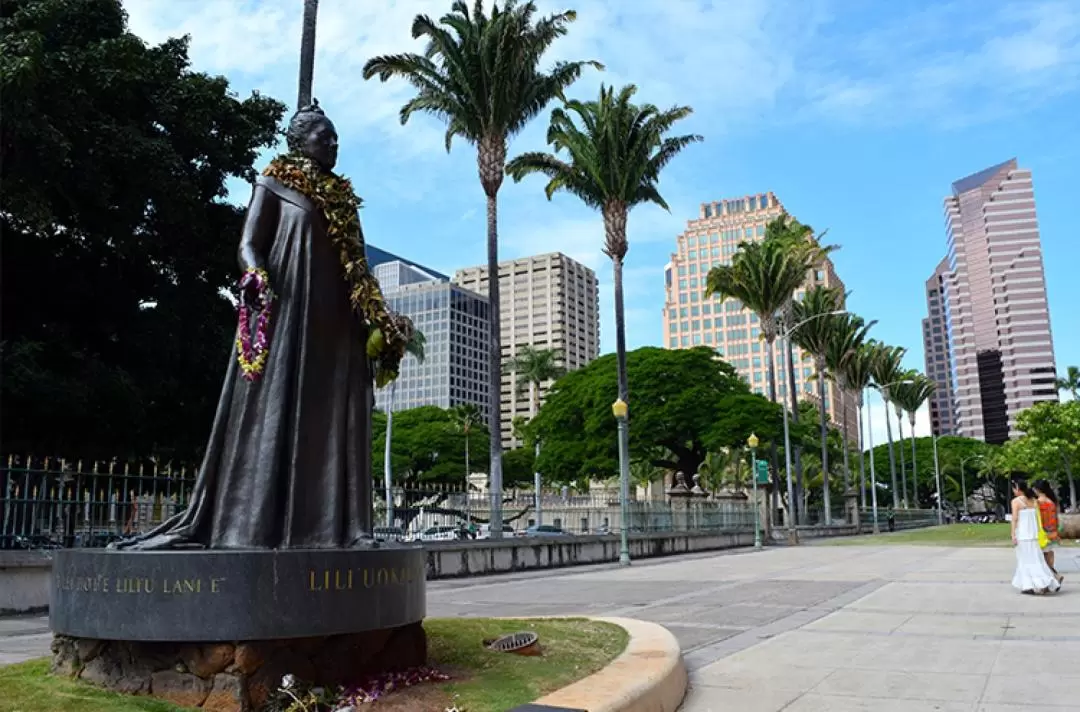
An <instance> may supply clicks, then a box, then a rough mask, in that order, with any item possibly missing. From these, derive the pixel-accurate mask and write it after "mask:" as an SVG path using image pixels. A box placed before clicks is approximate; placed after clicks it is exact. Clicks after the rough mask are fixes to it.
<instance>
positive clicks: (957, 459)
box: [867, 435, 1000, 509]
mask: <svg viewBox="0 0 1080 712" xmlns="http://www.w3.org/2000/svg"><path fill="white" fill-rule="evenodd" d="M999 449H1000V448H997V447H996V446H993V445H987V444H986V443H984V442H983V441H981V440H976V439H974V438H962V437H956V436H952V435H943V436H941V437H939V438H938V466H939V468H940V470H941V479H942V489H943V490H944V492H943V494H944V497H945V502H947V503H953V504H954V506H957V508H960V509H963V496H962V493H961V492H962V488H961V480H962V479H963V484H964V485H965V486H966V489H967V492H968V494H969V495H970V494H971V493H972V492H974V491H976V490H977V489H979V488H980V487H982V486H983V485H984V484H986V483H987V482H988V481H990V478H989V477H988V473H987V472H984V471H982V470H980V468H979V467H978V463H979V462H981V461H982V459H985V458H991V457H993V456H994V455H995V453H996V452H997V451H998V450H999ZM915 451H916V453H917V457H916V458H915V459H916V463H919V464H918V465H917V467H916V469H915V477H916V478H917V479H918V482H919V486H918V487H917V488H916V489H917V491H918V492H919V493H920V496H921V499H919V500H918V501H917V502H915V503H914V505H915V506H917V507H923V508H932V507H935V506H936V501H935V499H934V497H933V494H934V493H935V492H936V491H937V484H936V482H935V474H934V439H933V438H932V437H921V438H915ZM867 457H873V458H874V464H875V466H876V469H877V470H880V471H884V470H885V469H886V468H887V466H888V464H889V450H888V444H886V443H882V444H881V445H878V446H876V447H874V450H873V452H872V453H867ZM962 462H963V463H964V467H963V471H962V472H961V463H962ZM990 484H991V485H994V483H993V482H990ZM995 486H997V485H995Z"/></svg>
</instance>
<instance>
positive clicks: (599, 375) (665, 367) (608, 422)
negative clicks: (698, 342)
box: [529, 347, 782, 482]
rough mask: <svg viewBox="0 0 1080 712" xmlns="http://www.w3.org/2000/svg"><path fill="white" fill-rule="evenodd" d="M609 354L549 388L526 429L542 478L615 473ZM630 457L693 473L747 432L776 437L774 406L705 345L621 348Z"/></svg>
mask: <svg viewBox="0 0 1080 712" xmlns="http://www.w3.org/2000/svg"><path fill="white" fill-rule="evenodd" d="M615 361H616V359H615V355H614V354H608V355H606V356H601V357H600V358H599V359H597V360H595V361H593V362H592V363H590V364H589V365H588V366H586V367H585V368H582V369H580V370H577V371H572V372H571V373H569V374H567V375H566V376H563V377H562V378H560V379H559V380H558V381H556V382H555V384H554V385H553V386H552V387H551V390H550V391H549V392H548V395H547V398H546V400H545V402H544V406H543V407H542V408H541V409H540V414H539V415H538V416H537V417H536V419H535V420H534V421H533V423H532V424H530V426H529V427H530V428H534V429H535V432H536V434H537V435H538V436H539V438H540V443H541V453H540V457H539V459H538V460H537V468H538V469H539V470H540V472H542V473H543V474H544V478H545V480H547V481H559V482H572V481H577V480H579V479H583V478H593V479H608V478H610V477H613V476H615V475H616V474H617V473H618V446H617V441H616V432H617V431H616V422H615V418H614V417H613V415H612V412H611V405H612V403H613V402H614V401H615V399H616V397H617V395H618V386H617V375H616V369H615ZM627 375H628V376H629V382H630V396H631V398H630V401H629V402H630V403H631V404H632V409H631V411H630V414H629V423H630V455H631V458H632V459H634V460H648V461H650V462H652V464H653V465H655V466H657V467H662V468H664V469H668V470H680V471H682V472H685V473H686V474H687V475H690V474H693V473H694V472H696V471H697V469H698V466H699V465H700V464H701V462H702V461H703V460H704V459H705V457H706V455H707V454H708V453H709V452H711V451H715V450H718V449H720V448H722V447H728V446H741V445H744V444H745V441H746V438H747V437H748V436H749V435H750V433H751V432H755V433H756V434H757V436H758V437H759V438H760V439H761V440H762V441H768V440H771V439H775V438H777V437H778V436H779V434H780V432H781V429H782V425H781V411H780V408H779V406H776V405H774V404H772V403H769V402H768V401H767V400H766V399H765V398H763V397H761V396H757V395H754V394H752V393H751V392H750V388H749V386H748V385H747V384H746V383H745V382H744V381H742V380H741V379H740V378H739V376H738V375H737V374H736V372H735V369H733V368H732V367H731V366H730V365H729V364H728V363H726V362H724V361H722V360H720V359H719V358H718V357H717V356H716V353H715V352H714V351H712V350H711V349H708V348H694V349H679V350H669V349H660V348H654V347H643V348H640V349H637V350H635V351H631V352H629V353H628V354H627Z"/></svg>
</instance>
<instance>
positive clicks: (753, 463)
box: [746, 433, 761, 549]
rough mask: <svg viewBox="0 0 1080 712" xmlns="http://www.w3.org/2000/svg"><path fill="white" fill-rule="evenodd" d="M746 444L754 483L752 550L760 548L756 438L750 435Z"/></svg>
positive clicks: (759, 504) (759, 505)
mask: <svg viewBox="0 0 1080 712" xmlns="http://www.w3.org/2000/svg"><path fill="white" fill-rule="evenodd" d="M746 444H747V445H749V446H750V474H751V475H752V479H753V481H754V548H755V549H760V548H761V503H760V502H758V492H757V446H758V437H757V435H754V434H753V433H750V437H748V438H747V439H746Z"/></svg>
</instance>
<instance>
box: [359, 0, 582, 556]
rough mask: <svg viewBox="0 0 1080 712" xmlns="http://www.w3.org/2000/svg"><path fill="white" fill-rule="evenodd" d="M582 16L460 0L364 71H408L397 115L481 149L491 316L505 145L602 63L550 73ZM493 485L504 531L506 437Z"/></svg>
mask: <svg viewBox="0 0 1080 712" xmlns="http://www.w3.org/2000/svg"><path fill="white" fill-rule="evenodd" d="M576 17H577V14H576V13H574V12H573V11H568V12H562V13H559V14H555V15H549V16H547V17H541V18H539V19H537V18H536V5H535V4H534V3H533V2H532V1H531V0H530V1H529V2H525V3H518V2H517V1H516V0H505V2H504V3H503V4H502V6H500V5H499V3H498V2H496V3H495V5H494V7H493V9H492V12H491V15H490V16H489V15H487V14H485V13H484V6H483V3H482V2H477V3H476V4H475V6H474V7H473V8H472V10H470V9H469V5H468V4H467V3H466V2H464V0H455V2H454V3H453V5H452V6H451V8H450V12H448V13H447V14H445V15H443V16H442V18H440V19H439V21H438V22H435V21H434V20H433V19H432V18H430V17H429V16H427V15H417V16H416V17H415V18H414V19H413V24H412V36H413V38H414V39H421V38H423V39H424V41H425V44H426V46H425V48H424V52H423V53H422V54H414V53H407V54H392V55H383V56H379V57H373V58H372V59H370V60H368V62H367V64H365V65H364V70H363V75H364V79H371V78H372V77H378V78H379V79H380V80H381V81H384V82H385V81H387V80H389V79H391V78H398V79H403V80H405V81H406V82H408V83H409V84H410V85H412V86H413V88H415V89H416V95H415V96H414V97H413V98H412V99H410V100H409V101H408V102H406V103H405V105H404V106H402V107H401V123H402V124H404V123H406V122H408V120H409V118H410V117H411V116H412V115H413V114H415V113H416V112H421V113H426V114H430V115H432V116H434V117H436V118H437V119H439V120H440V121H442V122H443V123H445V124H446V150H447V152H449V150H450V145H451V142H452V141H453V139H454V137H455V136H457V137H459V138H463V139H465V141H467V142H468V143H470V144H472V145H473V146H475V147H476V162H477V169H478V171H479V174H480V185H481V187H482V188H483V190H484V195H485V197H486V198H487V257H488V260H487V262H488V271H487V273H488V275H489V276H491V277H492V278H491V279H489V280H488V297H489V299H490V302H491V306H490V314H489V315H490V318H491V323H492V324H498V323H499V280H498V279H497V278H495V276H496V275H498V274H499V228H498V195H499V188H500V187H501V186H502V182H503V175H504V171H505V166H506V151H507V144H508V142H509V140H510V138H511V137H513V136H515V135H517V134H518V133H519V132H520V131H521V130H522V129H523V128H525V126H526V124H528V123H529V121H531V120H532V119H533V118H534V117H535V116H536V115H537V114H539V113H540V112H541V111H543V110H544V108H545V107H546V106H547V105H548V104H549V103H550V102H551V101H552V100H553V99H555V98H558V97H561V96H562V95H563V92H564V91H565V90H566V89H567V88H568V87H569V86H570V85H571V84H573V83H574V82H575V81H576V80H577V78H578V77H579V76H581V72H582V70H583V69H584V68H585V67H586V66H589V65H591V66H594V67H597V68H600V69H602V68H603V67H602V65H600V64H599V63H597V62H563V61H560V62H555V63H554V65H553V66H552V68H551V70H550V71H544V70H543V69H542V68H541V63H542V61H543V59H544V55H545V54H546V53H547V51H548V50H549V49H550V48H551V46H552V44H553V43H554V42H555V40H557V39H558V38H560V37H562V36H563V35H565V34H566V32H567V28H568V26H569V24H570V23H571V22H573V21H574V20H575V19H576ZM488 341H489V344H488V347H489V349H490V351H489V360H490V374H489V378H490V381H489V390H490V392H491V393H490V398H491V402H490V403H489V408H488V410H489V413H488V429H489V432H492V433H500V432H502V416H501V413H502V409H501V408H500V403H499V402H500V394H501V393H502V386H501V382H502V369H501V365H502V344H501V343H500V338H499V330H498V329H493V330H492V332H491V335H490V338H489V340H488ZM490 452H491V463H490V464H491V467H490V473H489V476H490V478H491V489H492V495H493V502H494V503H496V506H495V507H494V511H493V512H492V523H493V525H494V526H493V531H494V534H493V536H495V537H496V538H498V537H501V532H502V514H501V512H500V511H499V507H498V502H500V501H501V495H502V486H503V482H502V479H503V478H502V440H501V438H498V437H493V438H491V443H490Z"/></svg>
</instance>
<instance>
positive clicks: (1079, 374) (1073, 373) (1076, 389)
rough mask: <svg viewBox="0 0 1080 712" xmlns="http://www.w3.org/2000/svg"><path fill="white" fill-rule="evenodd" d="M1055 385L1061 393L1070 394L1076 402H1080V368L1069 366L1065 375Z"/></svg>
mask: <svg viewBox="0 0 1080 712" xmlns="http://www.w3.org/2000/svg"><path fill="white" fill-rule="evenodd" d="M1055 385H1056V386H1057V389H1058V390H1059V391H1065V392H1066V393H1068V394H1070V395H1071V396H1072V399H1073V400H1074V401H1075V400H1080V367H1077V366H1069V368H1068V369H1067V370H1066V371H1065V375H1064V376H1063V377H1062V378H1059V379H1057V380H1056V381H1055Z"/></svg>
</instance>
